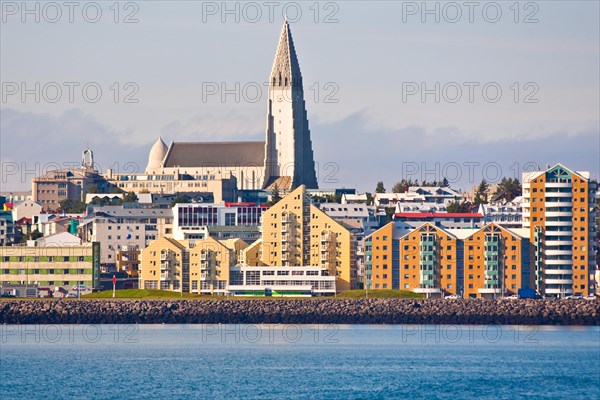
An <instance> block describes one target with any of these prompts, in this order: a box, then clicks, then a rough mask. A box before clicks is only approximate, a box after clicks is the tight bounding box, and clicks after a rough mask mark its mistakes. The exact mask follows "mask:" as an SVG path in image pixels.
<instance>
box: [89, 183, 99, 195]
mask: <svg viewBox="0 0 600 400" xmlns="http://www.w3.org/2000/svg"><path fill="white" fill-rule="evenodd" d="M86 193H100V191H99V190H98V185H96V184H94V183H93V184H91V185H89V186H88V187H87V189H86Z"/></svg>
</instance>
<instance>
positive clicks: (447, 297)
mask: <svg viewBox="0 0 600 400" xmlns="http://www.w3.org/2000/svg"><path fill="white" fill-rule="evenodd" d="M460 298H461V297H460V296H459V295H457V294H451V295H448V296H445V297H444V299H460Z"/></svg>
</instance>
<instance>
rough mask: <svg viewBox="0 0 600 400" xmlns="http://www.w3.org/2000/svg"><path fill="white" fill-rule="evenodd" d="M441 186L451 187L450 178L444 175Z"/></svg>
mask: <svg viewBox="0 0 600 400" xmlns="http://www.w3.org/2000/svg"><path fill="white" fill-rule="evenodd" d="M440 186H441V187H450V182H448V178H446V177H444V179H443V180H442V183H441V184H440Z"/></svg>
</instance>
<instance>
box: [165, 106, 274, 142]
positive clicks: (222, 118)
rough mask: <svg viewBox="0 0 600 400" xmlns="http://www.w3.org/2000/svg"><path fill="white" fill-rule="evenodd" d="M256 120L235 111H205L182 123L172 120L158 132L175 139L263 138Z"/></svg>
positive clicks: (228, 139) (262, 126)
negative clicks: (223, 112)
mask: <svg viewBox="0 0 600 400" xmlns="http://www.w3.org/2000/svg"><path fill="white" fill-rule="evenodd" d="M258 121H259V120H257V118H252V117H249V116H247V115H242V114H239V113H236V112H230V113H227V114H224V115H215V114H209V113H205V114H200V115H197V116H195V117H193V118H191V119H190V120H188V121H186V122H183V123H182V122H180V121H172V122H170V123H168V124H166V125H165V126H164V127H163V128H162V129H161V130H160V134H161V135H162V136H163V137H171V138H174V140H175V141H222V140H227V141H230V140H231V141H235V140H264V129H265V127H264V125H261V124H260V123H258ZM261 122H262V121H261Z"/></svg>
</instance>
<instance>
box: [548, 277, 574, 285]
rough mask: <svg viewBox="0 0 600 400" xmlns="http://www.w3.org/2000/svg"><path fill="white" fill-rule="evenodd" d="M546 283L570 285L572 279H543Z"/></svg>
mask: <svg viewBox="0 0 600 400" xmlns="http://www.w3.org/2000/svg"><path fill="white" fill-rule="evenodd" d="M545 282H546V285H572V284H573V279H552V278H546V279H545Z"/></svg>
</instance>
